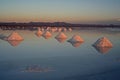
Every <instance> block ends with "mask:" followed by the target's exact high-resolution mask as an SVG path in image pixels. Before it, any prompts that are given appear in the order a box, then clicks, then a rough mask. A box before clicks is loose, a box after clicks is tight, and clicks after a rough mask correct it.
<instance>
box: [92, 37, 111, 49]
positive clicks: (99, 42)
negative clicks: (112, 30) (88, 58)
mask: <svg viewBox="0 0 120 80" xmlns="http://www.w3.org/2000/svg"><path fill="white" fill-rule="evenodd" d="M94 46H96V47H112V46H113V45H112V43H111V42H110V41H109V40H108V39H107V38H106V37H102V38H100V39H98V40H97V41H96V42H95V43H94Z"/></svg>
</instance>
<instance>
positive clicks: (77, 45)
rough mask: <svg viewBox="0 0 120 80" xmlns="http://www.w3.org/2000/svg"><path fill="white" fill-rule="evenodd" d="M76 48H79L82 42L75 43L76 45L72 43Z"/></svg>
mask: <svg viewBox="0 0 120 80" xmlns="http://www.w3.org/2000/svg"><path fill="white" fill-rule="evenodd" d="M71 44H72V45H73V46H74V47H76V48H77V47H79V46H80V45H81V44H82V42H74V43H71Z"/></svg>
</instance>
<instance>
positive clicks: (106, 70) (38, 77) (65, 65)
mask: <svg viewBox="0 0 120 80" xmlns="http://www.w3.org/2000/svg"><path fill="white" fill-rule="evenodd" d="M11 32H13V31H12V30H4V31H3V30H0V35H1V36H2V35H4V36H8V35H9V34H11ZM16 32H18V33H19V34H20V35H21V36H22V37H23V38H24V41H18V42H17V41H9V42H8V41H4V40H2V39H0V63H1V64H0V80H113V79H114V80H118V79H120V68H119V67H120V29H116V28H114V29H113V28H73V31H72V32H70V31H66V32H64V33H65V34H66V35H67V39H65V40H57V39H55V36H56V35H57V34H58V33H59V32H53V33H52V37H49V38H48V39H46V38H44V37H42V36H41V37H38V36H36V35H35V33H36V31H29V30H16ZM74 34H78V35H80V36H81V37H82V38H83V39H84V41H85V42H84V43H76V44H71V43H69V42H67V40H69V39H70V38H71V37H72V36H73V35H74ZM103 36H105V37H107V38H108V39H109V40H110V41H111V42H112V43H113V48H107V49H98V48H95V47H93V46H92V45H93V44H94V42H96V40H97V39H99V38H100V37H103Z"/></svg>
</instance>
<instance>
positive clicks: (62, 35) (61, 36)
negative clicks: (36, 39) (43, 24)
mask: <svg viewBox="0 0 120 80" xmlns="http://www.w3.org/2000/svg"><path fill="white" fill-rule="evenodd" d="M55 38H59V39H66V38H67V36H66V35H65V34H64V33H63V32H61V33H59V34H58V35H57V36H56V37H55Z"/></svg>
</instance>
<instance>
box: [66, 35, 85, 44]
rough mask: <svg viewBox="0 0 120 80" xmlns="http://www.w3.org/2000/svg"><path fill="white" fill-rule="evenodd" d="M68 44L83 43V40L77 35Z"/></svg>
mask: <svg viewBox="0 0 120 80" xmlns="http://www.w3.org/2000/svg"><path fill="white" fill-rule="evenodd" d="M68 42H72V43H74V42H84V40H83V39H82V38H81V37H80V36H79V35H74V36H73V37H72V38H71V39H70V40H68Z"/></svg>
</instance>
